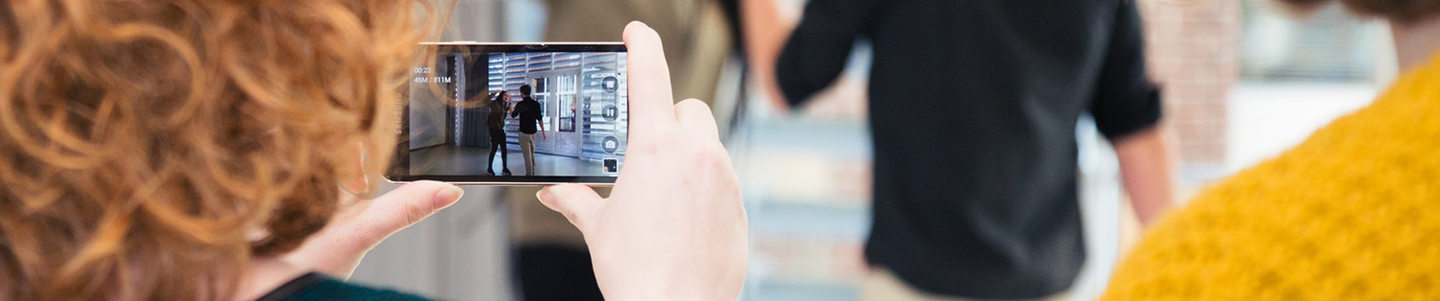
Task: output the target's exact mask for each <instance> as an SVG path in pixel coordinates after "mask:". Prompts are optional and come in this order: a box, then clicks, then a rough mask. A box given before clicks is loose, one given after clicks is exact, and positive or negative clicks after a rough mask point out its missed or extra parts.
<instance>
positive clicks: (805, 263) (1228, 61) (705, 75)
mask: <svg viewBox="0 0 1440 301" xmlns="http://www.w3.org/2000/svg"><path fill="white" fill-rule="evenodd" d="M804 4H805V1H804V0H733V1H707V0H675V1H643V0H614V1H598V0H596V1H591V0H549V1H538V0H459V1H458V2H457V3H456V4H455V5H454V6H453V7H449V8H444V9H445V10H449V11H451V12H452V13H451V16H452V17H451V18H450V19H449V24H448V26H447V28H446V31H445V34H444V36H443V37H442V40H447V41H495V42H536V41H567V40H572V39H576V38H567V39H555V38H553V37H584V38H586V39H589V40H609V41H619V40H620V30H619V28H622V27H623V26H624V22H626V21H628V19H644V20H646V21H647V23H649V24H650V25H651V26H652V27H654V28H656V29H657V30H659V31H661V35H662V39H664V42H665V46H666V52H667V58H668V59H669V61H670V64H671V65H672V66H671V67H672V74H673V75H674V77H675V78H676V79H675V80H676V83H675V85H676V86H677V88H676V90H677V91H676V93H677V97H681V98H683V97H694V98H700V99H704V100H707V101H708V102H709V103H711V105H712V107H713V108H714V109H715V110H714V111H715V112H716V114H717V120H718V121H719V122H720V123H721V126H722V128H725V129H726V130H723V132H724V133H725V134H724V135H725V139H726V141H725V142H726V144H727V148H728V149H729V150H730V153H731V155H732V156H733V157H734V164H735V168H736V169H737V170H738V172H739V174H740V179H741V181H742V185H743V190H744V196H745V204H746V208H747V210H748V212H749V216H750V230H751V239H752V241H751V247H752V249H753V250H752V255H751V263H750V270H749V277H748V278H747V283H746V286H745V289H744V292H743V293H742V295H741V299H742V300H853V299H855V298H856V297H857V294H858V285H859V283H860V280H861V279H862V278H863V276H864V275H865V271H866V267H865V264H864V261H863V259H862V258H861V246H862V244H863V241H864V238H865V236H866V234H867V233H866V231H868V229H869V224H868V223H869V208H870V207H869V203H870V199H869V198H870V188H869V186H870V183H871V181H870V170H871V166H870V162H871V160H870V146H869V145H870V142H869V140H868V139H869V138H868V133H867V123H866V112H865V107H866V105H865V104H866V101H867V100H866V99H867V97H866V95H865V94H866V93H865V85H866V74H867V72H868V65H869V62H868V60H869V59H868V58H869V55H868V52H867V50H866V49H867V47H865V45H864V43H866V42H865V41H857V43H859V44H861V45H859V46H860V47H857V48H856V49H857V51H855V52H854V53H853V54H852V58H851V61H850V63H849V64H848V67H847V68H848V69H847V70H846V73H845V75H844V76H842V79H841V80H839V81H838V82H837V83H836V84H835V85H834V86H832V87H830V88H828V89H827V90H826V92H823V93H821V95H820V96H817V97H816V98H815V99H814V100H812V101H811V103H810V104H808V105H806V106H804V107H801V108H800V109H798V110H794V111H789V112H780V111H779V110H777V109H775V107H774V106H773V105H772V100H771V99H770V97H771V96H769V95H768V93H766V91H764V89H763V88H762V87H760V86H759V85H758V84H757V80H756V76H753V75H752V74H748V72H747V70H752V69H751V68H747V66H746V61H747V60H746V58H745V57H744V56H743V54H744V51H743V49H744V47H743V45H744V43H746V42H747V41H754V40H756V39H764V38H765V37H764V36H763V35H778V36H781V37H783V36H786V35H788V33H787V32H780V31H779V30H771V31H765V30H761V31H749V32H747V33H750V35H748V36H747V35H744V34H740V33H741V32H746V31H744V30H742V28H743V26H742V25H743V24H744V22H754V21H755V19H756V17H755V16H748V15H746V12H747V10H746V9H744V8H745V7H747V6H750V7H753V6H754V5H767V6H773V7H774V8H775V11H776V12H778V16H769V17H771V18H774V19H775V21H778V22H782V23H792V24H793V23H794V22H797V21H798V19H799V14H800V11H801V8H802V7H803V5H804ZM1139 4H1140V8H1141V15H1142V18H1143V19H1144V21H1145V26H1146V27H1145V35H1146V39H1147V41H1146V42H1147V47H1148V48H1147V50H1148V55H1149V63H1150V71H1151V76H1152V78H1153V79H1154V80H1155V81H1156V82H1157V83H1160V84H1161V85H1162V87H1163V89H1164V92H1163V93H1164V99H1165V102H1166V103H1165V105H1166V112H1165V113H1166V116H1167V117H1166V121H1165V122H1166V124H1165V126H1169V127H1171V128H1172V129H1173V130H1174V131H1175V133H1177V134H1178V135H1177V136H1178V138H1179V149H1178V150H1179V157H1178V159H1179V162H1178V163H1179V166H1180V168H1179V169H1178V170H1179V175H1178V179H1177V180H1178V181H1179V183H1180V186H1179V187H1180V189H1179V194H1181V196H1180V197H1179V198H1178V199H1179V200H1181V201H1180V202H1182V203H1183V202H1184V201H1185V200H1186V199H1188V198H1189V196H1190V195H1193V194H1194V193H1195V192H1196V191H1197V190H1200V189H1203V188H1204V187H1205V186H1206V185H1207V183H1209V182H1210V181H1213V180H1215V179H1217V178H1220V177H1223V176H1225V175H1228V174H1231V173H1234V172H1236V171H1239V170H1241V169H1243V168H1245V167H1247V166H1250V165H1253V164H1255V163H1257V162H1260V161H1262V160H1265V159H1266V158H1268V157H1271V156H1273V155H1276V154H1278V153H1279V152H1280V151H1283V150H1284V149H1286V148H1288V147H1290V146H1292V145H1294V144H1296V143H1298V142H1300V141H1301V140H1303V139H1304V138H1305V137H1306V136H1308V135H1309V134H1310V133H1311V132H1312V131H1314V130H1315V129H1317V128H1319V127H1320V126H1323V125H1324V124H1326V123H1328V122H1329V121H1330V120H1333V119H1335V118H1336V117H1339V116H1341V115H1343V114H1346V113H1348V112H1350V111H1353V110H1355V109H1357V108H1359V107H1361V106H1364V105H1366V104H1368V103H1369V102H1370V100H1371V99H1372V98H1373V97H1374V96H1375V94H1376V93H1378V92H1379V91H1378V89H1379V88H1380V87H1384V86H1385V85H1386V84H1387V83H1388V82H1389V81H1390V80H1392V79H1393V78H1394V77H1395V73H1396V66H1395V63H1394V61H1395V60H1394V58H1393V57H1391V56H1390V54H1391V53H1393V51H1392V50H1390V49H1388V47H1389V46H1388V45H1390V43H1389V39H1390V34H1389V28H1388V26H1387V25H1386V24H1385V23H1383V22H1378V21H1374V20H1365V19H1360V18H1357V17H1355V16H1353V15H1350V14H1348V13H1346V12H1345V11H1344V9H1343V8H1341V7H1339V6H1338V5H1331V6H1326V7H1324V8H1322V9H1318V10H1315V11H1308V12H1303V13H1295V12H1290V11H1288V10H1287V9H1286V8H1284V7H1281V6H1280V5H1278V4H1277V3H1274V2H1271V1H1269V0H1240V1H1197V0H1139ZM597 7H599V8H598V9H597ZM611 11H616V12H625V14H618V13H613V12H611ZM608 15H613V16H614V17H612V18H606V17H604V16H608ZM586 16H589V17H586ZM596 16H600V17H596ZM632 16H633V17H632ZM620 17H625V19H624V20H616V19H617V18H620ZM617 22H618V23H617ZM587 28H590V29H611V28H613V29H614V30H613V31H611V30H606V31H603V32H583V31H585V29H587ZM607 35H608V36H607ZM677 99H679V98H677ZM1085 122H1087V121H1082V123H1085ZM1075 134H1076V136H1077V137H1078V138H1079V141H1080V145H1081V153H1080V156H1079V158H1078V160H1079V164H1080V168H1081V173H1082V175H1081V177H1080V178H1081V185H1080V187H1081V200H1080V201H1081V207H1082V211H1083V216H1084V221H1085V222H1086V223H1085V231H1086V240H1087V241H1086V244H1087V247H1088V251H1089V257H1088V260H1089V261H1088V262H1087V263H1086V267H1085V269H1084V271H1083V272H1082V273H1081V277H1080V279H1079V280H1078V282H1077V283H1076V285H1075V286H1074V289H1073V294H1072V297H1073V298H1075V300H1090V299H1093V298H1094V297H1095V296H1096V295H1097V294H1098V293H1099V292H1100V291H1101V290H1102V289H1103V288H1104V285H1105V279H1106V278H1107V277H1108V275H1109V274H1110V270H1111V267H1112V266H1113V265H1114V264H1115V260H1116V258H1117V256H1118V255H1119V254H1120V253H1122V252H1124V250H1125V248H1126V246H1127V245H1128V244H1130V243H1132V242H1133V240H1134V239H1135V238H1136V236H1137V235H1138V232H1139V231H1138V222H1136V221H1135V219H1134V217H1133V216H1132V213H1131V211H1130V209H1129V205H1128V203H1127V201H1126V200H1125V198H1124V195H1123V193H1122V190H1121V188H1120V182H1119V169H1118V167H1117V163H1116V160H1115V157H1114V155H1113V154H1112V153H1111V150H1110V149H1109V144H1108V143H1106V142H1105V140H1104V139H1103V138H1102V137H1101V136H1100V135H1099V134H1098V133H1096V132H1095V130H1094V129H1093V127H1092V126H1085V125H1082V126H1081V127H1080V130H1079V131H1078V132H1077V133H1075ZM522 196H523V194H522ZM517 202H533V200H531V199H526V198H525V197H513V196H507V192H506V191H504V190H502V189H498V188H492V187H467V188H466V195H465V198H464V199H463V200H461V202H459V203H458V204H457V205H455V206H454V207H451V208H449V209H447V210H445V211H443V212H441V213H439V214H437V215H436V216H434V217H432V218H431V219H428V220H426V221H425V222H422V223H420V224H417V225H415V226H414V227H412V228H411V229H408V230H405V231H402V232H401V233H399V234H397V235H395V236H394V237H392V238H391V239H390V240H387V241H386V242H385V244H383V245H381V246H379V247H377V248H376V249H375V250H374V251H372V252H371V253H370V255H369V256H368V257H367V258H366V260H365V261H364V263H363V264H362V265H361V266H360V267H359V269H358V270H357V271H356V273H355V275H354V277H353V278H352V280H353V281H358V282H362V283H367V284H373V285H379V286H385V287H392V288H396V289H400V290H404V291H411V292H416V293H420V294H423V295H428V296H434V297H439V298H443V299H449V300H520V299H522V297H523V296H522V295H523V294H522V293H520V291H521V289H520V284H519V283H518V282H519V281H517V278H516V277H515V276H513V275H515V274H516V273H514V272H515V271H514V269H515V268H514V260H515V255H514V253H515V252H514V251H515V250H516V248H517V247H516V244H517V239H516V238H515V236H516V233H517V231H519V230H517V229H524V228H526V227H527V225H534V224H536V223H542V222H539V221H535V220H534V218H532V217H526V215H533V213H526V214H516V213H515V212H518V211H517V210H516V209H515V208H517V207H518V206H524V205H525V204H518V203H517ZM539 214H544V213H543V212H541V213H539ZM554 220H555V219H550V221H547V222H551V223H553V221H554ZM558 220H559V221H563V218H559V219H558ZM527 233H528V232H527ZM526 235H531V234H526ZM562 236H563V235H562ZM570 240H572V241H573V240H574V238H570ZM588 268H589V267H588V266H585V267H584V269H588ZM557 285H558V284H557ZM532 297H533V296H532Z"/></svg>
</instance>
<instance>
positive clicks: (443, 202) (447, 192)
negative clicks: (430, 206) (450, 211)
mask: <svg viewBox="0 0 1440 301" xmlns="http://www.w3.org/2000/svg"><path fill="white" fill-rule="evenodd" d="M464 195H465V190H464V189H460V187H457V186H450V187H446V188H445V189H441V190H440V191H438V192H435V197H434V198H432V199H430V200H431V201H432V202H435V209H437V210H438V209H441V208H445V207H450V205H454V204H455V201H459V200H460V197H461V196H464Z"/></svg>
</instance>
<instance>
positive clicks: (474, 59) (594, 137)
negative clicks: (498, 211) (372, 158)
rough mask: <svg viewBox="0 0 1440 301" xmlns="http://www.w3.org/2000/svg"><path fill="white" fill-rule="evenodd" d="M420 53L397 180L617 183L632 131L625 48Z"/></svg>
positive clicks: (468, 48) (473, 47)
mask: <svg viewBox="0 0 1440 301" xmlns="http://www.w3.org/2000/svg"><path fill="white" fill-rule="evenodd" d="M420 47H422V49H423V52H422V53H423V55H424V59H423V60H422V62H421V63H420V65H419V66H415V67H414V69H413V70H412V71H411V73H412V74H411V75H412V76H411V78H410V79H409V81H408V87H406V88H403V89H401V93H402V94H405V95H402V101H401V103H402V106H403V109H402V110H401V111H402V113H401V115H402V116H401V124H400V126H401V130H400V137H399V139H397V141H399V143H398V145H397V146H396V151H395V158H394V160H392V162H394V163H393V166H392V167H391V168H390V171H389V172H388V173H387V175H386V177H387V178H388V179H390V180H392V181H396V182H409V181H416V180H437V181H445V182H452V183H462V184H546V183H597V184H604V183H614V182H615V177H616V176H617V175H618V174H619V172H620V167H621V166H623V165H624V164H625V145H626V134H627V132H628V129H627V127H628V124H629V110H628V101H627V100H628V89H626V87H627V86H626V84H627V81H626V65H625V63H626V56H627V54H626V52H625V46H624V45H623V44H620V43H554V44H551V43H546V44H476V43H426V44H422V45H420Z"/></svg>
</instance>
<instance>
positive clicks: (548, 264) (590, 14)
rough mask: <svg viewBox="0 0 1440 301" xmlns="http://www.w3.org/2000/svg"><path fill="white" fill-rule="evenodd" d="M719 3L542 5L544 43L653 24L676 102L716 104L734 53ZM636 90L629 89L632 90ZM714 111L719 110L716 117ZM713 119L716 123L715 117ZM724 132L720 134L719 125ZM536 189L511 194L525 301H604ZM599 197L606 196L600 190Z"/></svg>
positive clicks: (553, 0)
mask: <svg viewBox="0 0 1440 301" xmlns="http://www.w3.org/2000/svg"><path fill="white" fill-rule="evenodd" d="M724 2H726V1H723V0H720V1H717V0H623V1H571V0H547V1H545V2H544V3H545V5H546V8H547V11H548V15H547V17H546V19H545V33H544V35H545V40H546V41H574V42H605V41H614V40H615V39H616V38H618V37H617V36H616V35H615V33H617V32H619V31H618V30H620V29H621V28H623V27H624V26H625V24H626V23H628V22H630V21H631V20H640V21H643V22H646V24H651V25H654V27H655V28H656V32H657V33H659V35H660V37H661V39H662V40H664V41H666V44H665V56H666V60H667V61H668V62H670V71H671V74H673V75H674V77H673V78H672V81H673V83H674V89H673V92H674V97H675V98H674V99H686V98H699V99H708V100H710V101H709V103H710V105H711V106H712V107H715V106H733V105H734V104H731V103H724V102H718V103H717V101H723V100H719V98H718V97H716V91H717V90H718V88H717V85H718V82H719V81H720V77H721V75H722V74H721V70H722V69H723V68H721V65H722V64H723V63H724V61H725V58H726V57H727V56H728V55H730V53H731V43H732V40H734V38H732V36H733V35H732V33H731V30H730V29H729V27H728V26H727V23H728V22H730V21H729V18H727V16H726V14H725V13H724V11H723V9H722V6H724V5H725V3H724ZM632 87H633V84H632ZM717 111H718V110H717ZM717 118H718V117H717ZM721 130H722V132H724V129H723V126H722V129H721ZM538 189H539V187H510V188H507V189H506V191H505V192H504V194H505V195H506V198H508V199H510V200H512V202H510V204H513V206H510V212H511V216H512V217H513V219H511V224H510V229H511V240H512V242H513V244H514V245H515V246H514V251H515V255H514V257H513V258H514V262H513V264H512V272H513V273H514V274H515V280H516V281H518V282H519V283H518V285H517V286H516V287H517V288H518V289H519V290H520V294H519V296H520V297H521V298H522V299H524V300H603V299H604V298H602V296H601V295H600V290H599V288H598V287H596V284H595V274H594V272H593V271H592V269H591V267H590V261H591V260H590V254H589V252H588V251H586V247H585V241H584V240H583V239H582V238H581V235H580V232H579V231H576V229H575V227H572V226H570V225H569V223H568V222H566V221H565V217H564V216H562V215H560V214H556V213H555V212H554V211H552V210H548V209H546V208H545V207H543V206H540V204H536V203H535V202H528V201H526V200H529V199H531V198H533V197H534V195H535V192H536V190H538ZM599 191H600V193H601V194H607V193H609V191H608V189H604V188H600V189H599Z"/></svg>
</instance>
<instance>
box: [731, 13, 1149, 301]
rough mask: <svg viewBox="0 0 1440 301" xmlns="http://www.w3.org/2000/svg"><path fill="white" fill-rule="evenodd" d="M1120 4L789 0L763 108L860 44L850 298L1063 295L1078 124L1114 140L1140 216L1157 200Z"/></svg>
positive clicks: (805, 89)
mask: <svg viewBox="0 0 1440 301" xmlns="http://www.w3.org/2000/svg"><path fill="white" fill-rule="evenodd" d="M1136 2H1137V1H1013V0H981V1H921V0H901V1H895V0H811V1H809V2H808V3H807V4H806V6H805V11H804V15H803V16H802V19H801V21H800V23H799V25H798V26H797V27H795V30H794V32H793V33H792V34H791V35H790V36H789V40H788V41H786V42H785V44H784V46H783V50H782V51H780V54H779V58H778V61H777V62H776V63H775V64H773V66H775V77H776V79H777V81H778V86H779V88H780V92H782V93H780V94H782V95H783V99H782V101H783V102H782V103H779V104H778V105H780V106H782V107H791V106H799V105H801V104H803V103H805V102H806V101H807V100H809V99H810V98H811V96H812V95H815V94H816V93H817V92H819V91H821V89H823V88H826V87H828V86H831V84H832V83H833V82H835V80H836V78H837V77H838V76H839V75H840V74H841V72H842V70H844V67H845V63H846V61H847V60H848V59H849V58H850V55H851V49H852V47H853V46H852V45H854V44H855V42H856V41H857V39H860V38H868V39H869V40H870V41H871V45H872V46H873V55H874V59H873V64H872V66H871V69H870V77H869V81H870V82H869V85H870V93H869V103H870V105H869V111H868V113H869V115H870V116H869V119H870V126H871V131H870V132H871V137H872V139H871V141H872V142H873V144H874V178H873V181H874V189H873V193H874V195H873V197H874V199H873V203H872V206H873V215H872V223H871V231H870V234H869V237H868V238H867V239H866V242H865V247H864V255H865V259H866V261H867V263H868V264H869V266H870V273H869V274H868V275H867V276H866V279H865V281H864V284H863V287H862V289H861V293H860V295H861V299H864V300H929V299H927V298H950V299H965V300H971V299H1003V300H1037V299H1038V300H1044V299H1057V298H1065V297H1066V295H1067V292H1068V291H1069V290H1070V287H1071V285H1072V283H1074V281H1075V279H1076V276H1077V275H1078V274H1079V273H1080V269H1081V266H1082V265H1083V264H1084V263H1085V257H1086V254H1085V245H1084V239H1083V237H1084V236H1083V233H1081V230H1082V227H1081V218H1080V206H1079V201H1078V198H1077V194H1078V182H1077V175H1078V174H1079V170H1078V167H1077V161H1078V159H1077V153H1078V149H1077V146H1076V145H1077V141H1076V139H1075V137H1076V135H1075V132H1076V128H1077V123H1078V121H1079V120H1080V119H1081V116H1082V115H1086V114H1088V115H1091V116H1093V117H1094V121H1095V125H1096V127H1097V128H1098V130H1099V132H1100V133H1101V134H1103V135H1104V136H1105V138H1107V139H1108V140H1109V142H1110V143H1111V145H1113V146H1114V148H1115V152H1116V154H1117V156H1118V159H1119V161H1120V165H1121V172H1122V175H1123V177H1124V184H1125V189H1126V192H1127V193H1128V195H1129V197H1130V200H1131V201H1132V203H1133V204H1134V205H1135V210H1136V213H1138V216H1139V217H1140V220H1141V222H1143V223H1146V224H1148V223H1150V222H1152V221H1153V220H1155V219H1156V218H1157V217H1158V216H1160V214H1161V213H1162V212H1164V211H1165V210H1166V209H1167V208H1169V207H1170V202H1171V200H1170V199H1171V193H1172V192H1171V191H1172V188H1171V186H1172V183H1171V181H1172V180H1171V172H1170V169H1171V165H1172V164H1173V163H1172V160H1171V159H1170V154H1169V153H1168V150H1169V148H1170V147H1169V146H1168V144H1167V143H1168V141H1169V139H1167V138H1165V135H1164V134H1165V131H1163V127H1161V126H1159V125H1160V120H1161V112H1162V110H1161V101H1160V97H1159V95H1160V93H1159V91H1158V89H1157V87H1156V86H1155V85H1153V84H1152V83H1151V82H1150V81H1149V79H1148V78H1147V75H1146V68H1145V57H1144V52H1143V51H1142V46H1143V41H1142V40H1141V34H1140V33H1141V31H1140V25H1141V24H1140V19H1139V15H1138V13H1137V8H1136ZM757 57H758V56H757ZM947 300H948V299H947Z"/></svg>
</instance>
